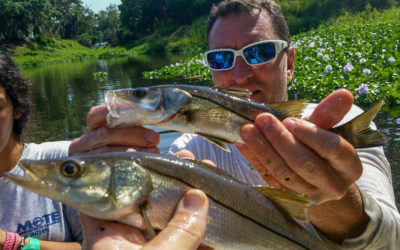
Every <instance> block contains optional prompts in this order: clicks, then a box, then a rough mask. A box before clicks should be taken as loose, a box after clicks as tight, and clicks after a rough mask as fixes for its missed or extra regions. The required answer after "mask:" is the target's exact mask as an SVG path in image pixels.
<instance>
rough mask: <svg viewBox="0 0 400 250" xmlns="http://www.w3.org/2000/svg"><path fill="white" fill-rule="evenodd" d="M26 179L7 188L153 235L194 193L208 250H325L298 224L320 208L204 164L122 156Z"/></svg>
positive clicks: (70, 161)
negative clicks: (201, 200) (199, 198)
mask: <svg viewBox="0 0 400 250" xmlns="http://www.w3.org/2000/svg"><path fill="white" fill-rule="evenodd" d="M19 165H20V166H21V168H22V169H24V170H25V173H26V175H25V176H17V175H13V174H11V173H5V174H4V176H5V178H6V179H7V180H8V181H11V182H13V183H15V184H17V185H20V186H22V187H24V188H26V189H28V190H30V191H32V192H36V193H38V194H40V195H43V196H47V197H49V198H51V199H54V200H58V201H61V202H63V203H65V204H67V205H70V206H72V207H75V208H76V209H78V210H79V211H80V212H82V213H85V214H88V215H90V216H93V217H96V218H100V219H106V220H113V221H120V222H122V223H125V224H129V225H133V226H136V227H138V228H140V229H142V230H144V231H145V232H147V235H152V234H151V232H154V231H152V230H150V229H155V230H156V231H157V230H162V229H163V228H165V227H166V225H167V223H168V222H169V220H170V219H171V217H172V216H173V214H174V211H175V209H176V206H177V205H178V203H179V201H180V199H181V198H182V197H183V196H184V194H185V193H186V192H187V191H188V190H189V189H191V188H198V189H201V190H203V191H204V192H205V193H206V194H207V197H208V198H209V204H210V207H209V212H208V217H207V219H208V220H207V228H206V233H205V237H204V241H203V244H204V245H207V246H209V247H213V248H214V249H249V250H250V249H326V248H330V247H329V246H327V245H326V244H327V243H326V242H322V241H321V240H320V238H319V237H318V236H317V235H316V234H315V233H313V231H312V230H311V231H308V230H306V229H305V228H303V227H302V226H301V225H300V224H298V223H297V222H295V221H294V220H293V219H292V218H295V219H298V220H301V221H305V222H309V221H308V216H307V210H308V206H310V205H311V204H312V203H313V201H312V200H310V199H309V198H307V197H304V196H301V195H298V194H296V193H293V192H288V191H281V190H278V189H272V188H268V187H258V186H256V187H254V186H250V185H247V184H244V183H241V182H239V181H237V180H236V179H234V178H233V177H231V176H229V175H228V174H226V173H225V172H223V171H221V170H218V169H216V168H214V167H211V166H208V165H206V164H204V163H201V162H197V161H192V160H187V159H182V158H177V157H173V156H168V155H160V154H150V153H143V152H130V153H127V152H122V153H121V152H120V153H109V154H98V155H82V156H73V157H69V158H64V159H56V160H50V159H49V160H41V161H34V160H22V161H20V163H19Z"/></svg>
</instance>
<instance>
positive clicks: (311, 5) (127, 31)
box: [0, 0, 398, 47]
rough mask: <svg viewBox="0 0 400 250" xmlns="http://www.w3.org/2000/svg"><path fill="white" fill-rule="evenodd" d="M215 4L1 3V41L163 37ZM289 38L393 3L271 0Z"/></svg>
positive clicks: (197, 0) (203, 0)
mask: <svg viewBox="0 0 400 250" xmlns="http://www.w3.org/2000/svg"><path fill="white" fill-rule="evenodd" d="M219 1H220V0H122V2H121V4H120V5H119V6H115V5H110V6H109V7H108V8H107V9H106V10H105V11H100V12H99V13H94V12H93V11H91V10H90V9H88V8H86V7H85V6H84V5H83V3H82V1H81V0H0V20H2V21H1V23H0V40H1V41H3V43H4V42H6V43H7V42H8V43H17V42H18V41H25V40H26V39H28V38H34V37H35V36H53V37H57V38H62V39H71V40H76V41H78V42H79V43H81V44H83V45H85V46H89V47H90V46H93V45H94V44H96V43H102V42H106V43H107V44H110V45H123V44H128V43H132V42H134V41H137V40H140V39H141V38H142V37H145V36H148V35H151V34H154V33H157V34H159V35H160V36H168V35H169V34H172V33H173V32H174V31H176V30H177V29H178V28H179V27H182V26H185V25H190V24H192V23H193V22H194V21H195V20H197V19H198V18H199V17H202V16H205V15H207V14H208V13H209V11H210V8H211V6H212V5H213V4H216V3H218V2H219ZM276 1H277V2H278V3H279V4H281V6H282V8H283V12H284V14H285V17H286V18H287V21H288V24H289V28H290V30H291V33H292V34H296V33H298V32H301V31H306V30H309V29H310V28H315V27H317V26H318V25H319V24H320V23H321V22H324V21H326V20H327V19H328V18H334V17H336V16H338V15H340V14H341V13H342V12H343V10H344V11H350V12H357V11H361V10H363V9H364V8H365V6H367V5H368V4H369V6H371V7H372V8H377V9H383V8H388V7H393V6H396V5H398V0H341V1H338V0H276Z"/></svg>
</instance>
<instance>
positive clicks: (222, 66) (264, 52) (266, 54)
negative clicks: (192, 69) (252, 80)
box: [204, 40, 288, 71]
mask: <svg viewBox="0 0 400 250" xmlns="http://www.w3.org/2000/svg"><path fill="white" fill-rule="evenodd" d="M287 46H288V44H287V42H286V41H283V40H264V41H260V42H255V43H251V44H248V45H246V46H244V47H242V48H241V49H238V50H236V49H212V50H209V51H206V53H205V54H204V59H205V61H206V62H207V64H208V66H209V67H210V68H211V69H212V70H216V71H222V70H229V69H232V68H233V66H234V65H235V62H236V57H238V56H242V58H243V59H244V60H245V61H246V63H247V64H248V65H260V64H265V63H268V62H270V61H272V60H274V59H275V57H276V55H277V54H278V52H280V51H281V50H283V49H285V48H287Z"/></svg>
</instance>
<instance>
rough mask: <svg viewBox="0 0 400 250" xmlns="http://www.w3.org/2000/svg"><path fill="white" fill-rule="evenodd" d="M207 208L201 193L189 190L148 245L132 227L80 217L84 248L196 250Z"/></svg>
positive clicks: (141, 235)
mask: <svg viewBox="0 0 400 250" xmlns="http://www.w3.org/2000/svg"><path fill="white" fill-rule="evenodd" d="M208 206H209V204H208V199H207V196H206V195H205V194H204V193H203V192H202V191H201V190H197V189H192V190H189V191H188V192H187V194H186V195H185V197H184V198H183V199H182V200H181V202H180V203H179V205H178V208H177V210H176V212H175V215H174V217H173V218H172V219H171V221H170V222H169V223H168V225H167V227H166V228H164V229H163V230H162V231H161V232H160V233H159V234H158V235H157V236H156V237H155V238H154V239H152V240H151V241H149V242H146V239H145V238H144V236H143V234H142V232H141V231H140V230H138V229H136V228H134V227H131V226H128V225H124V224H120V223H118V222H112V221H105V220H99V219H95V218H92V217H89V216H87V215H84V214H81V215H80V216H81V224H82V227H83V232H84V238H85V249H93V250H97V249H197V248H198V247H199V245H200V243H201V241H202V239H203V237H204V233H205V230H206V225H207V214H208Z"/></svg>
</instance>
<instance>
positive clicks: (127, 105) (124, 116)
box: [105, 85, 386, 151]
mask: <svg viewBox="0 0 400 250" xmlns="http://www.w3.org/2000/svg"><path fill="white" fill-rule="evenodd" d="M250 94H251V92H250V91H246V90H243V89H237V88H210V87H203V86H191V85H159V86H152V87H143V88H136V89H121V90H111V91H108V92H106V93H105V103H106V104H107V107H108V109H109V111H110V113H109V114H108V117H107V125H108V126H109V127H115V126H119V125H122V124H127V125H153V126H156V127H159V128H165V129H168V130H175V131H180V132H183V133H196V134H199V135H201V136H203V137H204V138H206V139H208V140H209V141H211V142H213V143H214V144H216V145H218V146H220V147H221V148H223V149H225V150H227V151H229V150H228V149H227V147H226V146H225V143H230V144H234V143H236V142H243V141H242V138H241V137H240V129H241V128H242V127H243V125H245V124H248V123H254V120H255V117H256V116H257V115H258V114H260V113H263V112H268V113H272V114H273V115H275V116H276V117H277V118H278V119H280V120H283V119H285V118H286V117H289V116H291V117H297V118H300V117H301V116H302V113H303V110H304V108H305V107H306V106H307V101H305V100H296V101H288V102H279V103H269V104H268V105H266V104H262V103H255V102H252V101H249V100H247V99H246V97H247V96H249V95H250ZM382 105H383V101H380V102H379V103H377V104H376V105H375V106H373V107H372V108H371V109H370V110H368V111H367V112H365V113H363V114H361V115H360V116H358V117H356V118H355V119H353V120H351V121H350V122H348V123H346V124H343V125H341V126H338V127H335V128H332V129H331V131H333V132H335V133H337V134H339V135H341V136H342V137H343V138H344V139H346V140H347V141H349V142H350V143H351V144H352V145H353V146H354V147H355V148H365V147H373V146H381V145H383V144H385V141H386V140H385V137H384V136H383V134H381V133H380V132H379V131H376V130H371V129H370V123H371V121H372V119H373V118H374V117H375V115H376V113H377V112H378V111H379V109H380V108H381V106H382Z"/></svg>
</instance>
